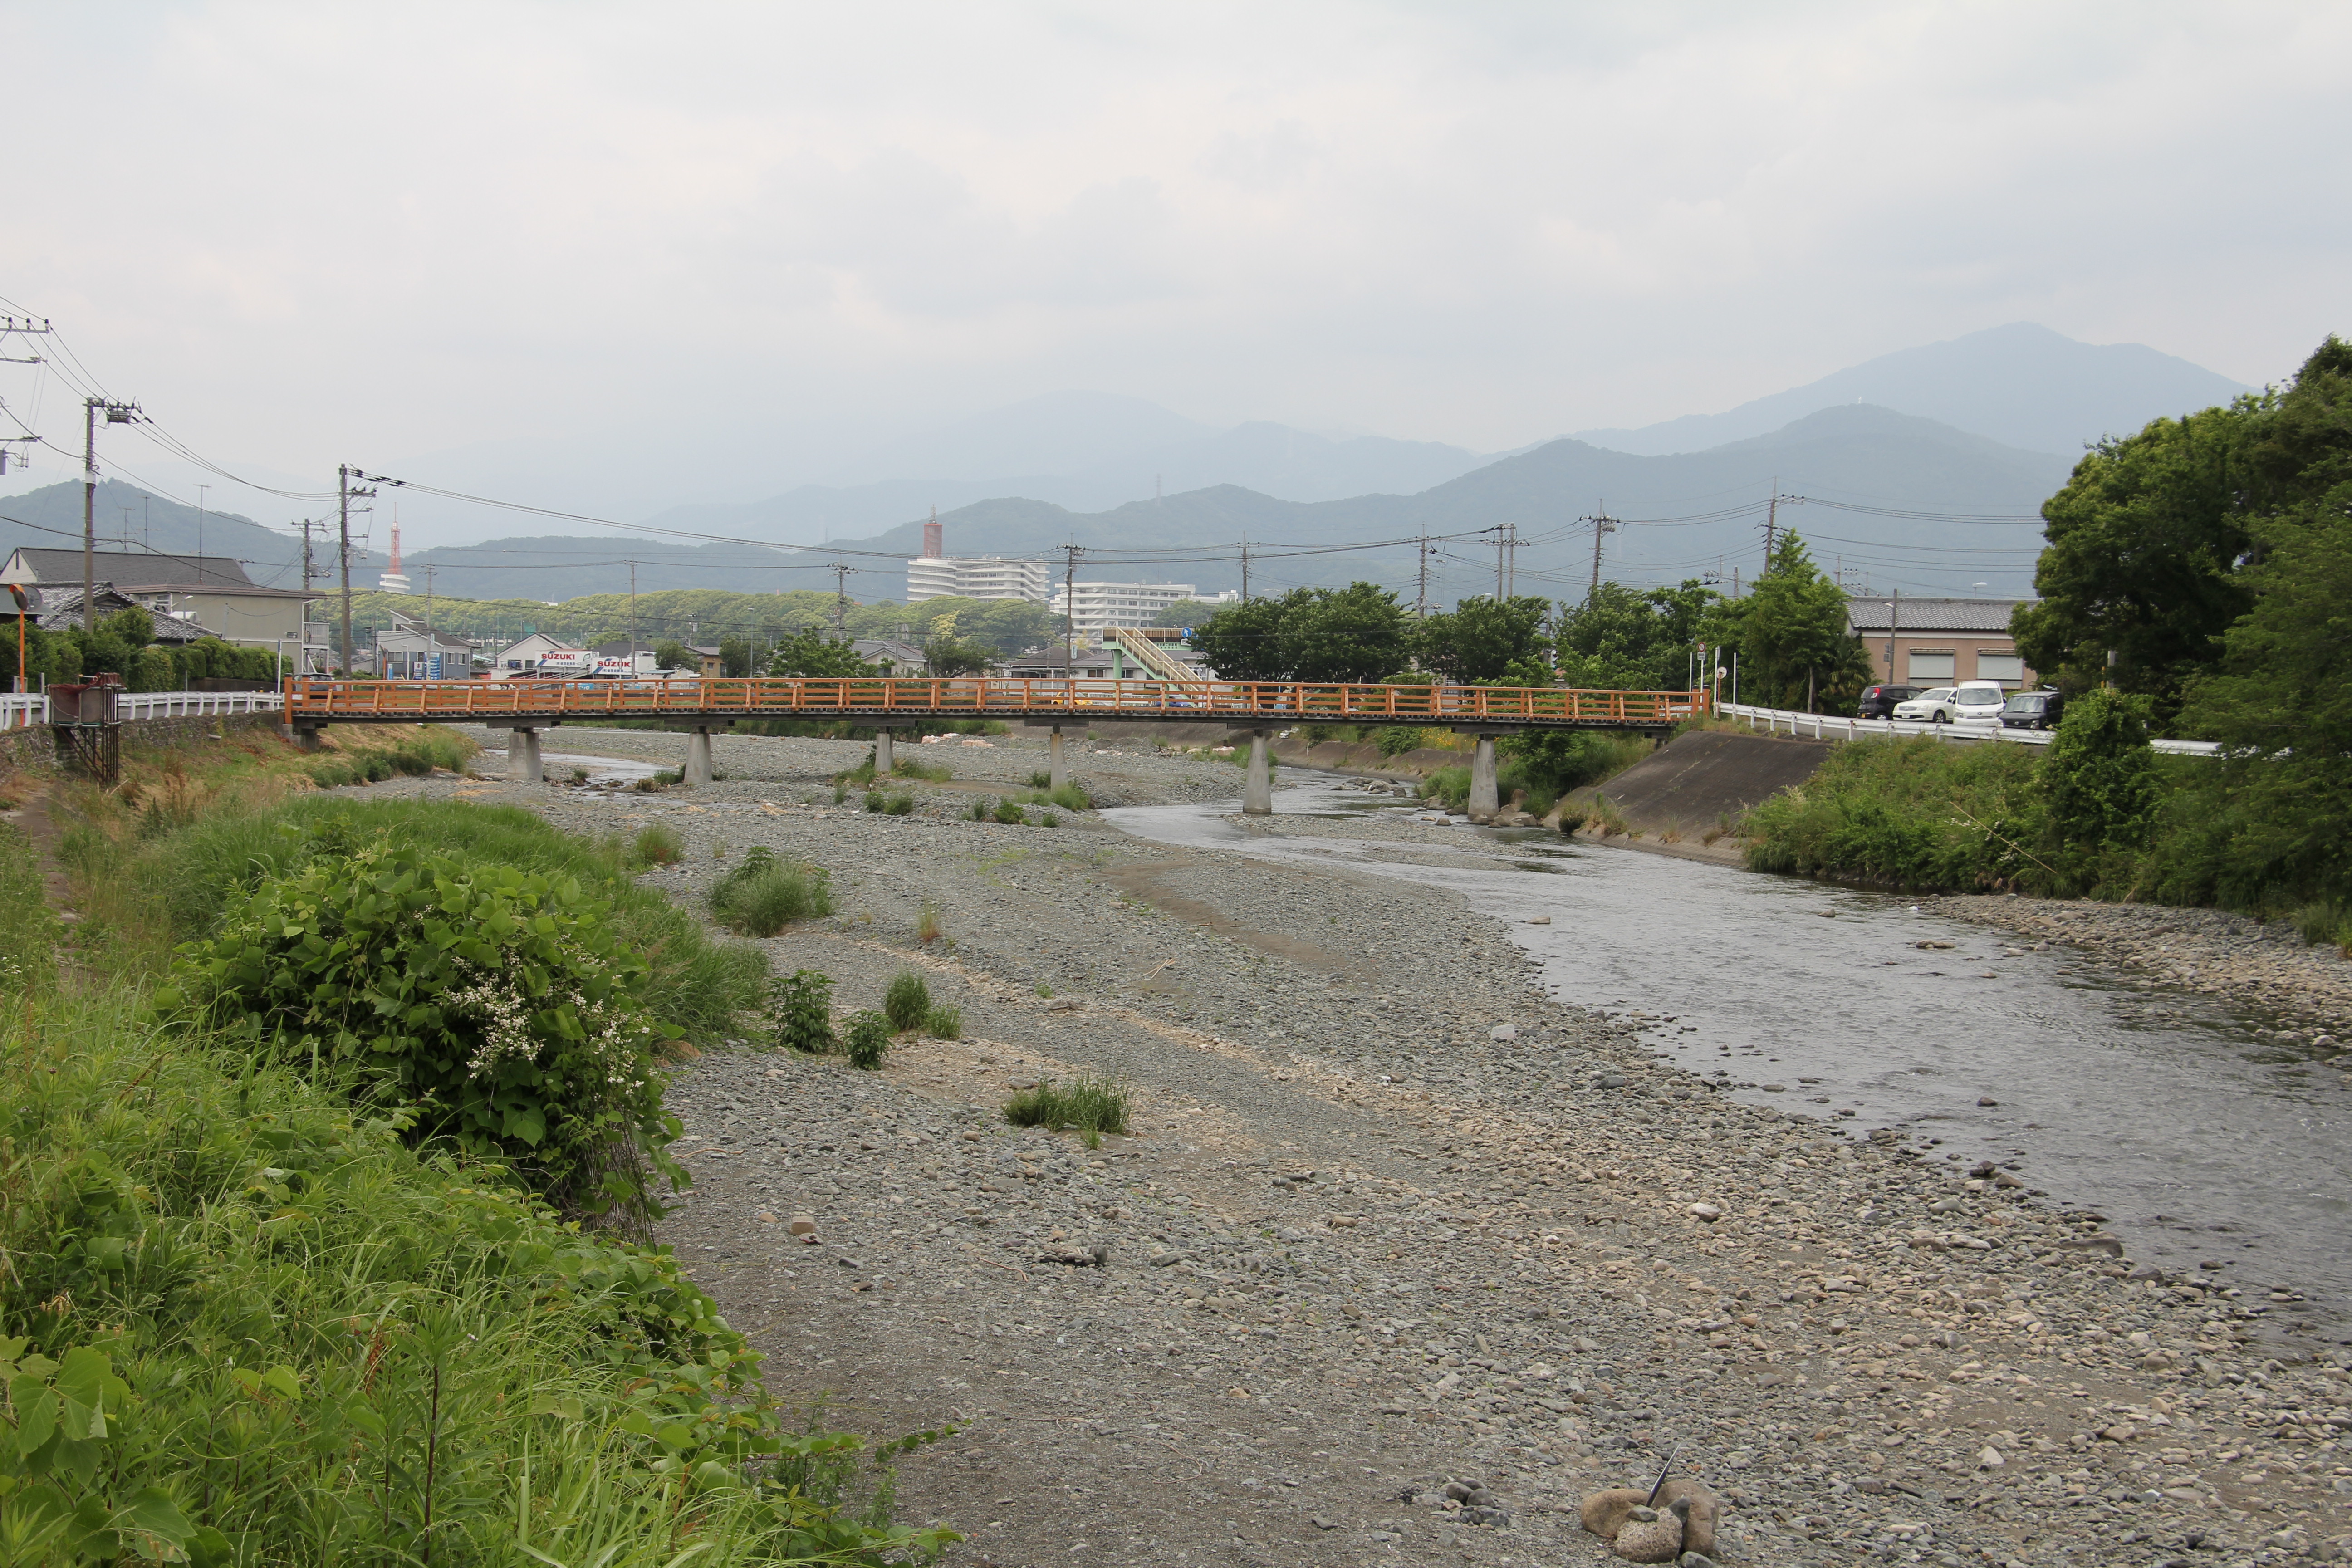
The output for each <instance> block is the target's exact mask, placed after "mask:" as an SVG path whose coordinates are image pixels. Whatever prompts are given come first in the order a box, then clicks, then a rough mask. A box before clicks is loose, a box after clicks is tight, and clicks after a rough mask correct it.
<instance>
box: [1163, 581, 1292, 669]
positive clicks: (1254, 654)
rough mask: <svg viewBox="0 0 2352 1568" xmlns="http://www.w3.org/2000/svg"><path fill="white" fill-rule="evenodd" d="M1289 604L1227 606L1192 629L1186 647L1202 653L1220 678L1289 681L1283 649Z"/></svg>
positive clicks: (1265, 602) (1268, 601)
mask: <svg viewBox="0 0 2352 1568" xmlns="http://www.w3.org/2000/svg"><path fill="white" fill-rule="evenodd" d="M1285 605H1286V601H1285V600H1281V599H1244V600H1243V601H1242V602H1241V603H1240V604H1237V605H1223V606H1221V607H1220V608H1219V609H1218V611H1217V613H1216V614H1215V615H1213V616H1210V617H1209V618H1208V619H1207V620H1205V621H1202V622H1200V623H1199V624H1197V625H1195V626H1193V627H1192V635H1191V636H1190V637H1186V638H1185V639H1184V646H1185V647H1189V648H1192V650H1193V651H1195V652H1197V653H1198V654H1200V656H1201V658H1202V660H1203V661H1204V662H1205V663H1206V664H1207V665H1208V667H1209V668H1211V669H1213V670H1215V671H1216V672H1217V675H1218V678H1219V679H1224V680H1286V679H1289V674H1290V668H1289V665H1288V664H1287V663H1286V661H1285V658H1284V655H1283V649H1282V622H1283V616H1284V611H1285Z"/></svg>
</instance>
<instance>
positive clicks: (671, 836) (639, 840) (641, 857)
mask: <svg viewBox="0 0 2352 1568" xmlns="http://www.w3.org/2000/svg"><path fill="white" fill-rule="evenodd" d="M629 853H630V855H631V857H632V858H635V860H636V862H637V864H639V865H640V866H675V865H677V863H678V862H679V861H680V860H683V859H685V858H686V840H684V839H683V838H680V837H678V836H677V831H676V830H675V829H673V828H669V827H665V826H662V825H661V824H660V823H658V822H656V823H654V824H652V825H651V826H647V827H645V828H642V829H640V830H639V831H638V834H637V837H636V839H635V842H633V843H632V844H631V845H630V846H629Z"/></svg>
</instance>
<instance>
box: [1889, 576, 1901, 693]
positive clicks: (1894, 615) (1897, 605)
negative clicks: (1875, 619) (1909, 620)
mask: <svg viewBox="0 0 2352 1568" xmlns="http://www.w3.org/2000/svg"><path fill="white" fill-rule="evenodd" d="M1902 619H1903V590H1902V589H1900V588H1897V589H1895V596H1894V597H1893V598H1892V599H1889V600H1888V601H1887V602H1886V679H1888V680H1890V681H1891V680H1894V679H1895V626H1897V625H1898V624H1899V623H1900V622H1901V621H1902Z"/></svg>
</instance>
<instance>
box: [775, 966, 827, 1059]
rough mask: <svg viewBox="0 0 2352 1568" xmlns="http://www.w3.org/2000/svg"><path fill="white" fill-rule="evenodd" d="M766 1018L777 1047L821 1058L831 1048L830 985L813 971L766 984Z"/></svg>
mask: <svg viewBox="0 0 2352 1568" xmlns="http://www.w3.org/2000/svg"><path fill="white" fill-rule="evenodd" d="M768 1017H769V1019H770V1021H771V1022H772V1025H773V1026H774V1030H775V1041H776V1045H777V1046H778V1047H779V1048H781V1049H783V1050H788V1051H804V1052H806V1053H808V1054H809V1055H811V1056H821V1055H823V1054H824V1052H826V1051H829V1050H831V1049H833V1047H834V1038H833V982H832V980H831V979H829V978H828V977H826V976H825V975H824V974H822V973H818V972H817V971H816V970H814V969H799V970H794V971H793V974H792V976H791V978H789V979H779V980H775V981H772V982H770V983H769V985H768Z"/></svg>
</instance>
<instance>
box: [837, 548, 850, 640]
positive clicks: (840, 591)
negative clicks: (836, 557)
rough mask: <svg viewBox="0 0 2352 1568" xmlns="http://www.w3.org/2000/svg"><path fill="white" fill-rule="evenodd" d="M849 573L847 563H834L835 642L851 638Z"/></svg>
mask: <svg viewBox="0 0 2352 1568" xmlns="http://www.w3.org/2000/svg"><path fill="white" fill-rule="evenodd" d="M849 573H850V568H849V566H847V565H846V564H845V563H842V562H839V561H836V562H835V563H833V635H834V637H835V640H845V639H846V638H847V637H848V636H849V626H848V620H849Z"/></svg>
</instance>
